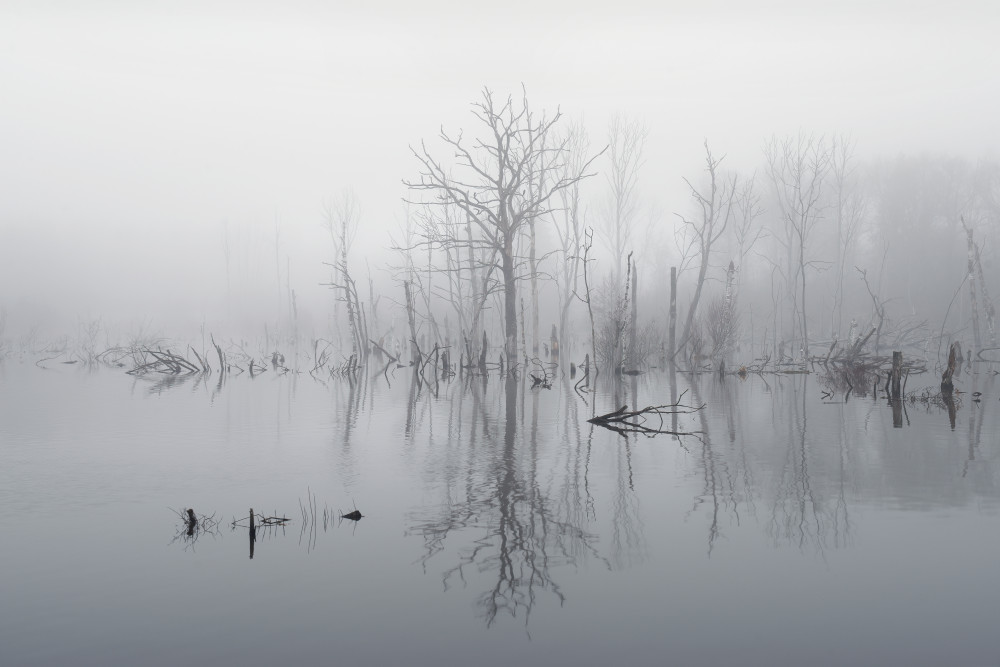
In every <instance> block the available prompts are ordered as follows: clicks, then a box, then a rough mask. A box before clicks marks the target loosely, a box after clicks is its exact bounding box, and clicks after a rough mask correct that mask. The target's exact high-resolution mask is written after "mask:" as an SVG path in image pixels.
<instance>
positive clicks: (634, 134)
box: [599, 114, 649, 285]
mask: <svg viewBox="0 0 1000 667" xmlns="http://www.w3.org/2000/svg"><path fill="white" fill-rule="evenodd" d="M648 134H649V131H648V130H647V129H646V126H645V125H644V124H642V123H641V122H639V121H638V120H635V119H630V118H628V117H626V116H624V115H621V114H616V115H615V116H614V117H612V119H611V124H610V125H609V126H608V148H607V154H608V162H609V163H610V164H609V165H608V173H607V179H608V188H609V191H608V199H607V204H606V208H605V211H604V216H603V220H602V226H601V227H600V228H599V233H600V234H601V236H602V237H603V238H604V240H605V242H606V243H607V246H608V248H610V249H611V252H612V254H613V257H612V260H613V262H614V284H615V285H621V284H622V280H623V279H626V277H625V276H623V274H622V264H623V262H624V261H625V256H626V255H627V254H628V251H629V244H630V243H631V240H632V230H633V227H634V225H635V216H636V212H637V210H638V207H639V196H638V190H639V170H640V169H641V168H642V165H643V157H642V153H643V150H644V149H645V146H646V137H647V136H648Z"/></svg>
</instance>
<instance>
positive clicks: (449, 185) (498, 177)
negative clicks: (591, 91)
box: [404, 88, 596, 362]
mask: <svg viewBox="0 0 1000 667" xmlns="http://www.w3.org/2000/svg"><path fill="white" fill-rule="evenodd" d="M472 114H473V116H474V117H475V118H476V120H477V121H479V123H480V129H481V130H482V135H481V136H480V137H479V138H476V139H473V140H472V141H471V142H470V141H466V139H465V135H464V134H463V133H461V132H460V133H459V134H458V135H457V136H456V135H452V134H449V133H448V132H446V131H445V130H444V129H443V128H442V129H441V130H440V132H439V135H438V136H439V139H440V140H441V142H442V143H443V144H444V145H445V146H446V147H447V150H448V151H449V152H451V153H452V155H453V156H454V158H455V164H454V168H455V170H456V172H457V173H456V175H452V173H451V170H450V169H449V168H448V167H446V166H445V164H443V163H442V162H441V161H439V160H438V159H436V158H434V157H433V155H432V154H431V151H430V149H428V147H427V146H426V144H425V143H424V142H421V144H420V148H419V149H416V148H411V150H412V152H413V155H414V156H415V157H416V158H417V160H418V161H419V162H420V165H421V171H420V177H419V179H418V180H415V181H404V184H405V185H406V186H407V187H409V188H410V189H411V190H415V191H421V192H425V193H427V195H428V196H427V201H426V202H425V203H426V204H427V205H429V206H447V205H455V206H457V207H458V208H459V209H460V210H461V211H463V212H464V213H465V215H466V216H468V220H469V223H470V224H471V225H474V226H475V227H476V228H477V230H478V232H479V234H480V235H481V240H480V241H479V242H478V244H479V245H480V246H485V247H486V248H488V249H489V250H491V251H494V252H495V255H496V260H495V261H496V262H497V263H498V264H499V269H500V277H501V280H502V282H503V290H504V311H503V313H504V351H505V353H506V356H507V358H508V360H510V361H511V362H513V361H514V360H515V359H516V358H517V310H518V302H517V280H518V273H517V264H518V260H519V257H518V256H517V255H516V253H515V244H516V242H517V240H518V236H519V234H521V232H522V231H523V229H524V228H525V226H526V225H527V224H528V223H529V221H530V220H532V219H537V218H539V217H542V216H544V215H547V214H548V213H549V212H550V211H551V210H552V205H553V198H554V197H555V196H556V195H557V194H558V193H559V191H560V190H563V189H565V188H568V187H570V186H572V185H573V184H574V183H575V182H577V181H579V180H580V179H582V178H585V177H586V176H589V175H590V174H586V173H585V170H586V169H587V168H589V166H590V164H591V163H592V162H593V160H594V159H595V158H596V156H595V157H594V158H590V159H589V160H586V161H585V162H584V164H583V168H582V169H581V171H580V172H579V173H576V174H572V175H565V174H564V173H563V170H562V166H563V164H564V162H565V160H566V152H567V141H566V140H565V139H563V140H560V141H557V140H556V139H555V136H554V135H555V131H554V127H555V126H556V124H557V123H558V121H559V119H560V118H561V117H562V115H561V113H560V112H559V111H558V110H557V111H556V113H555V115H553V116H551V117H550V116H548V115H546V114H545V113H544V112H543V113H541V114H540V115H536V114H535V113H534V112H532V111H531V109H530V107H529V105H528V99H527V93H524V92H523V91H522V98H521V100H520V102H519V103H515V102H514V99H513V97H508V98H507V100H506V101H505V102H502V103H501V102H498V101H497V100H495V99H494V96H493V93H492V91H490V90H489V89H488V88H487V89H484V90H483V95H482V100H481V101H479V102H475V103H473V105H472ZM543 172H547V173H551V174H559V176H558V178H553V179H551V180H549V181H547V182H545V183H544V185H542V186H541V187H538V188H529V187H528V185H529V182H530V180H531V179H532V178H537V177H538V175H539V174H541V173H543ZM426 242H431V243H434V242H435V241H434V240H431V239H427V240H426ZM449 243H452V244H456V243H457V240H452V241H449Z"/></svg>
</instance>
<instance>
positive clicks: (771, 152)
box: [764, 133, 830, 358]
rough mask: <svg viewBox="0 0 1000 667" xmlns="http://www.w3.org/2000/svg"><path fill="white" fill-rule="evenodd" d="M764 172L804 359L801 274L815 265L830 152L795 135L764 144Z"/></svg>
mask: <svg viewBox="0 0 1000 667" xmlns="http://www.w3.org/2000/svg"><path fill="white" fill-rule="evenodd" d="M764 156H765V158H766V159H767V165H768V172H769V174H770V177H771V183H772V185H773V186H774V194H775V200H776V201H777V203H778V209H779V211H780V213H781V222H782V224H783V227H784V229H783V232H784V233H783V235H782V236H781V237H780V240H781V242H782V243H783V245H784V246H785V250H786V252H787V254H788V273H787V275H788V277H789V290H788V298H789V302H790V305H791V311H792V321H793V322H796V321H797V323H798V328H799V334H800V336H801V340H802V352H803V353H804V355H805V356H806V357H807V358H808V356H809V329H808V321H807V318H806V303H807V299H806V269H807V268H811V267H812V266H813V265H814V262H813V260H812V259H811V258H810V257H809V255H808V253H809V251H810V250H811V248H810V246H809V244H810V241H811V240H812V235H813V232H814V231H815V228H816V225H817V223H818V222H819V220H820V218H821V215H822V212H823V211H822V195H823V181H824V180H825V178H826V175H827V172H828V170H829V168H830V150H829V148H828V146H827V143H826V140H825V139H824V138H823V137H815V136H812V135H805V134H801V133H800V134H799V135H798V136H797V137H788V138H786V139H782V140H778V139H777V138H776V137H772V138H771V139H770V140H769V141H768V142H767V143H765V144H764Z"/></svg>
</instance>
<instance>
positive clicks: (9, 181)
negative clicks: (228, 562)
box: [0, 0, 1000, 336]
mask: <svg viewBox="0 0 1000 667" xmlns="http://www.w3.org/2000/svg"><path fill="white" fill-rule="evenodd" d="M871 4H872V3H868V2H835V3H834V2H828V3H801V2H783V1H782V2H755V3H744V2H724V1H721V0H720V1H716V2H699V3H681V2H673V1H670V2H665V3H663V2H660V3H652V2H650V3H642V2H624V3H614V4H613V5H610V6H608V7H607V8H604V9H600V10H599V9H594V8H589V7H586V6H583V5H580V4H579V3H570V2H555V3H552V2H546V3H526V2H514V3H503V4H502V5H497V6H494V7H492V8H479V7H478V6H477V5H476V3H457V2H456V3H452V2H441V1H439V2H434V1H432V2H424V3H383V4H380V5H378V6H362V5H361V4H359V3H352V4H351V5H347V4H346V3H344V4H342V3H320V2H316V3H307V2H298V3H282V5H281V6H280V7H279V6H277V5H275V4H273V3H263V2H260V3H248V2H240V3H235V2H233V3H214V4H213V5H212V7H211V9H206V8H204V7H203V3H196V2H170V3H142V4H141V5H131V4H129V5H126V4H124V3H117V2H105V3H99V2H88V3H85V4H83V5H81V4H79V3H69V2H66V3H57V2H11V1H8V2H5V3H4V4H3V6H2V8H0V91H3V92H2V97H3V103H2V104H0V154H2V158H0V179H2V182H3V196H2V197H0V308H2V309H3V311H4V312H5V314H6V326H7V334H6V335H8V336H11V335H18V334H19V333H22V332H26V331H31V330H44V331H48V332H55V333H58V332H62V333H66V334H72V333H74V332H75V330H76V328H77V327H78V326H79V324H80V323H81V322H87V321H93V320H95V319H101V321H102V322H103V323H104V326H107V327H109V328H115V329H117V330H119V331H124V330H129V329H130V328H132V329H134V328H136V327H152V328H154V329H157V330H161V331H162V332H163V333H164V334H166V335H186V334H190V332H191V331H193V330H195V328H197V327H198V326H201V325H204V326H206V327H208V328H209V329H212V330H226V331H228V332H230V333H232V332H234V331H237V330H240V329H243V330H252V331H259V330H261V329H263V327H264V326H266V325H268V324H271V325H272V326H275V325H277V324H280V321H281V318H282V317H285V316H286V313H287V312H288V299H289V297H288V294H289V293H290V292H292V291H294V293H295V295H296V301H297V306H298V312H299V316H300V317H301V318H302V326H303V328H304V329H305V331H306V332H307V333H308V334H309V335H314V336H316V335H321V334H323V333H324V331H325V330H326V329H328V328H329V326H330V318H331V313H332V312H333V302H334V294H333V292H331V290H330V289H329V288H327V287H324V286H323V283H326V282H329V281H330V279H331V270H330V268H329V267H327V266H325V265H324V264H323V262H332V261H334V259H335V258H334V254H333V253H334V246H333V243H332V242H331V239H330V235H329V233H328V232H327V230H326V229H324V227H323V223H324V210H325V206H328V205H329V204H330V203H331V202H335V201H337V199H338V198H339V197H341V196H342V193H343V192H344V191H345V189H349V190H351V191H353V192H354V193H355V195H356V197H357V200H358V202H359V204H360V210H361V216H360V231H359V235H358V239H357V241H356V243H355V244H354V246H353V247H352V248H351V256H350V262H351V266H352V271H353V272H354V275H355V277H356V279H357V280H359V281H360V282H364V283H367V280H368V274H369V272H370V275H371V277H372V279H373V281H375V282H376V284H377V285H378V286H379V290H380V291H382V292H383V293H385V294H386V295H387V297H388V298H390V299H395V300H396V301H402V299H403V295H402V290H401V288H400V286H399V283H398V282H395V281H394V278H395V277H396V275H395V273H394V272H393V270H392V269H391V266H393V265H394V263H395V264H396V265H398V263H399V259H398V257H397V258H395V259H394V258H393V257H392V255H391V253H390V252H389V248H391V246H392V245H393V243H394V241H393V240H392V239H393V235H395V236H394V238H395V239H396V240H397V241H398V240H399V239H400V234H401V232H400V229H401V226H402V225H403V224H404V219H405V217H406V213H405V209H404V205H403V198H411V199H412V198H413V193H412V192H408V190H407V188H406V187H405V186H404V185H403V181H404V180H413V179H416V178H417V174H418V172H419V164H418V162H417V160H416V159H415V157H414V155H413V153H412V152H411V146H412V147H414V148H419V146H420V142H421V141H427V144H428V148H429V150H431V151H432V152H434V151H436V152H438V153H439V154H440V153H442V152H443V150H444V149H443V147H442V146H441V145H440V144H439V143H436V136H437V133H438V131H439V128H441V127H444V128H446V129H447V130H449V131H451V132H454V133H458V132H459V131H460V130H462V129H469V130H470V131H471V128H474V123H475V119H474V118H473V117H472V115H471V114H470V104H471V103H474V102H476V101H478V100H480V99H481V95H482V91H483V89H484V87H486V88H489V89H490V90H492V91H494V93H495V94H496V95H497V96H498V97H502V98H506V96H507V95H510V94H513V95H514V97H515V98H518V99H519V98H520V96H521V92H522V86H523V90H525V91H526V92H527V96H528V98H529V99H530V100H531V104H532V107H533V108H534V109H538V110H541V109H545V110H547V111H548V112H549V113H550V114H551V113H554V112H555V110H556V109H557V108H558V109H559V110H560V111H561V112H562V113H563V114H565V119H566V120H567V121H576V122H580V123H582V124H583V126H584V127H585V128H586V130H587V132H588V134H589V137H590V145H591V148H592V151H593V152H595V153H596V152H598V151H599V150H600V149H601V148H602V147H603V146H604V145H605V143H606V142H607V140H606V137H607V128H608V124H609V122H610V120H611V119H612V118H613V117H614V115H615V114H624V115H625V116H626V117H628V118H630V119H634V120H636V121H638V122H639V123H642V124H644V126H645V128H646V130H647V132H648V134H647V138H646V143H645V147H644V150H643V161H642V165H641V169H640V171H639V176H638V186H637V207H638V211H639V212H638V214H637V217H636V219H637V223H636V224H637V227H636V229H637V230H638V231H637V232H636V234H635V239H634V246H635V248H634V249H635V250H636V251H637V257H638V260H639V261H640V265H641V267H642V270H643V272H644V273H643V275H644V277H645V279H647V280H651V281H652V282H653V284H657V283H659V284H661V285H662V281H663V280H664V278H663V276H664V273H663V271H664V270H666V269H665V267H668V266H669V265H671V264H676V263H677V262H678V258H677V256H676V244H675V243H674V242H673V240H672V238H673V234H674V230H675V229H676V227H677V226H678V225H680V224H682V223H681V222H680V220H679V218H678V217H677V216H676V215H675V213H676V214H681V215H685V216H687V215H691V214H692V201H691V197H690V194H689V192H688V190H687V186H685V184H684V181H683V178H685V177H686V178H689V179H690V180H691V181H692V183H693V184H695V185H700V184H701V183H702V180H701V179H702V178H703V172H704V148H703V142H704V141H706V140H707V141H708V142H710V144H711V146H712V149H713V151H714V153H715V154H716V156H722V155H725V162H724V164H723V166H724V168H725V169H727V170H735V171H737V172H739V173H741V174H744V175H750V174H753V173H754V172H755V171H756V172H758V178H759V179H761V180H759V185H760V187H761V193H762V197H763V208H764V209H765V214H764V216H765V218H767V216H771V217H772V218H773V216H774V214H775V210H776V209H775V207H774V206H773V204H772V203H771V202H770V201H769V197H770V196H771V195H769V194H768V189H767V185H766V181H765V180H763V171H764V157H763V151H762V147H763V146H764V143H765V141H766V140H768V139H769V138H771V137H778V138H781V137H788V136H793V135H798V134H799V133H807V134H813V133H815V135H816V136H825V137H832V136H849V137H851V139H852V140H853V142H854V146H855V151H854V156H855V158H856V160H857V163H858V165H859V169H860V171H859V173H864V174H866V176H865V177H864V180H865V182H872V183H875V182H881V183H885V182H888V181H889V180H891V179H890V178H889V177H876V176H869V175H870V174H873V173H875V172H878V169H879V167H878V165H883V167H882V171H881V172H879V173H882V174H883V175H884V174H896V176H897V177H898V178H897V181H898V182H899V183H900V185H899V188H900V189H905V188H911V189H912V191H913V192H914V193H919V192H926V187H925V186H926V185H927V184H928V183H929V182H936V181H935V179H934V178H933V177H928V178H927V180H925V181H921V180H920V179H919V178H917V177H913V178H908V177H907V178H904V177H903V176H900V175H899V174H901V173H903V172H905V171H906V170H905V169H903V167H904V166H906V165H910V167H912V168H911V169H910V171H911V172H914V173H915V172H921V170H922V169H923V171H927V170H928V169H929V170H930V171H931V172H934V169H936V167H935V166H934V165H938V164H956V161H958V163H960V164H962V165H966V166H967V167H968V170H974V169H975V168H976V165H982V164H990V163H991V161H992V160H996V159H997V152H998V148H1000V146H998V143H1000V139H998V136H1000V135H998V134H997V132H996V119H997V118H998V113H1000V84H998V82H997V76H996V73H997V71H998V65H1000V57H998V55H997V51H996V48H995V36H996V34H997V29H998V28H1000V8H997V6H996V5H995V3H992V2H964V3H961V4H960V5H958V6H947V7H946V6H945V5H944V4H943V3H940V2H911V1H907V2H879V3H875V4H876V5H877V6H874V7H872V6H869V5H871ZM921 164H923V165H925V166H926V165H930V166H928V167H927V169H924V168H923V167H919V165H921ZM595 165H596V171H597V172H599V173H598V174H597V175H596V176H595V177H593V178H590V179H588V180H587V181H586V183H585V186H584V202H585V203H584V206H585V208H586V210H587V212H588V213H587V215H588V218H587V224H588V225H593V226H597V224H598V218H599V215H600V213H599V211H600V210H601V209H600V202H601V199H602V197H604V189H606V186H607V180H606V178H605V172H606V168H607V167H606V162H605V161H600V160H599V161H598V162H596V163H595ZM893 165H895V167H894V166H893ZM914 165H916V166H914ZM962 169H965V167H961V168H958V167H956V170H957V171H956V173H958V172H960V171H962ZM934 173H937V172H934ZM962 173H965V172H962ZM970 173H971V171H970ZM970 178H971V177H970ZM991 183H992V182H991ZM963 187H964V186H963ZM992 187H994V186H993V185H989V186H988V188H987V189H989V188H992ZM959 189H960V190H961V188H959ZM991 191H992V190H991ZM948 196H950V195H948V194H947V193H945V194H942V198H945V199H946V198H947V197H948ZM883 199H884V198H883ZM915 200H916V198H915ZM880 201H881V200H880ZM914 206H916V204H914ZM927 206H931V204H930V203H928V204H927ZM961 212H968V210H967V208H965V207H964V204H962V203H961V202H958V203H956V204H955V206H954V207H953V209H952V210H951V211H950V212H944V213H940V216H943V218H949V217H950V219H949V220H947V223H948V224H950V225H951V226H952V227H955V226H956V225H958V220H957V219H956V218H957V217H958V216H957V214H958V213H961ZM953 213H954V214H955V215H952V214H953ZM996 214H997V211H996V210H992V211H991V210H990V209H989V206H988V205H984V206H981V207H980V208H978V209H977V216H978V217H977V218H976V219H975V220H974V223H975V224H976V225H978V227H977V234H978V235H979V236H977V238H984V239H986V245H985V246H984V248H983V253H984V256H983V259H984V262H986V263H987V270H988V272H989V271H992V270H993V269H992V268H991V267H992V266H993V264H991V263H990V262H991V261H992V257H993V252H994V246H993V245H992V241H993V240H996V238H997V234H996V229H997V220H998V218H997V215H996ZM872 215H873V216H874V215H875V214H874V213H873V214H872ZM900 215H901V219H903V220H908V219H910V218H912V217H919V216H920V212H919V211H917V212H913V211H911V212H909V213H906V214H905V215H904V214H900ZM934 215H939V213H935V214H934ZM907 216H909V218H908V217H907ZM884 217H885V216H883V218H884ZM943 218H942V219H943ZM765 224H767V223H766V221H765ZM884 227H885V225H882V226H880V227H879V229H883V228H884ZM957 229H958V233H957V234H956V235H954V246H952V247H949V248H948V255H947V257H948V259H949V261H950V260H952V259H953V260H954V261H955V263H954V265H951V264H949V265H947V266H946V267H945V266H938V267H928V266H927V265H926V264H925V265H905V266H904V265H902V264H901V262H902V261H903V260H901V259H900V257H899V256H897V255H893V257H894V260H893V262H890V267H889V268H888V269H887V270H888V272H889V273H890V274H891V276H890V277H889V278H887V282H886V283H885V284H886V292H885V293H884V294H882V296H883V298H886V299H891V298H901V297H903V296H904V292H905V291H907V289H909V288H910V287H912V285H910V283H909V282H908V280H909V278H905V277H903V276H911V275H915V274H921V273H922V274H926V273H927V272H928V270H932V271H937V270H941V271H943V273H942V274H941V275H942V284H941V286H940V292H935V293H934V294H933V295H932V296H931V295H928V298H929V300H931V301H933V303H931V304H924V303H920V304H918V303H917V302H916V300H914V299H913V298H912V297H911V298H910V300H909V301H908V302H907V303H906V304H905V308H906V309H908V310H910V311H912V313H913V314H916V313H917V311H918V310H921V309H924V311H927V312H926V314H927V315H928V316H932V317H936V318H940V317H941V314H942V312H943V310H944V307H945V306H947V299H948V298H949V296H950V295H951V294H952V293H953V292H954V290H955V289H957V288H958V285H959V280H961V277H962V275H963V270H964V266H963V265H962V262H964V243H965V241H964V235H962V233H961V228H960V227H958V228H957ZM897 234H898V235H897V236H896V237H894V238H888V237H887V236H886V235H885V234H883V235H882V236H878V237H876V236H875V235H873V234H869V235H867V236H864V237H863V238H861V239H859V242H858V246H857V248H856V249H855V251H854V252H855V254H854V255H852V258H851V259H852V260H855V261H857V263H858V264H860V265H862V267H861V268H868V269H870V270H871V272H872V275H873V276H874V273H875V272H877V271H878V270H879V263H878V258H879V257H881V256H882V253H883V252H884V250H883V248H884V247H888V248H890V249H896V248H899V249H904V248H905V250H906V256H905V257H904V258H903V259H906V258H912V259H913V261H914V262H916V261H918V260H919V261H922V262H927V261H928V260H929V259H930V258H933V257H934V253H935V251H936V250H939V249H940V248H941V246H940V244H941V239H942V238H951V237H950V236H949V237H945V236H942V237H941V238H935V239H931V240H930V241H931V242H932V243H935V244H936V245H934V246H929V247H928V246H923V245H920V239H915V238H912V237H908V235H909V234H910V232H909V230H908V229H907V228H906V227H905V225H904V226H903V227H902V228H899V229H897ZM542 238H543V241H544V239H546V238H548V239H549V240H551V237H546V236H544V233H543V237H542ZM886 244H887V246H886ZM227 245H228V248H229V252H230V257H229V261H228V265H227V260H226V255H225V248H226V247H227ZM764 248H765V246H761V247H760V249H761V251H762V252H765V253H768V252H771V251H770V250H764ZM596 252H597V258H598V263H597V264H596V265H595V270H596V271H597V272H598V274H599V275H603V274H605V273H606V272H607V271H608V270H609V264H608V263H607V261H606V259H607V255H606V254H602V253H605V249H603V248H600V247H599V248H597V249H596ZM817 259H823V258H819V257H817ZM602 260H605V261H603V263H602ZM728 261H729V256H728V255H726V254H725V253H721V254H718V255H717V256H716V255H713V257H712V264H713V267H715V268H714V269H713V271H714V273H712V274H711V275H710V277H712V278H714V279H715V280H716V281H718V280H719V279H720V278H721V275H722V274H721V273H720V271H721V270H722V267H724V266H725V265H726V264H727V263H728ZM852 263H853V262H852ZM847 270H848V272H850V273H852V274H853V273H854V272H853V267H852V266H848V267H847ZM990 275H991V276H994V277H995V273H991V274H990ZM689 276H691V274H690V273H689V274H686V276H685V277H686V278H688V277H689ZM892 276H895V279H894V280H893V279H890V278H891V277H892ZM743 279H744V280H748V281H756V282H755V283H754V285H755V286H754V287H753V288H750V289H748V291H747V293H748V294H749V295H752V296H753V298H754V299H756V300H758V303H759V304H760V305H759V310H760V311H761V312H763V311H764V310H765V309H767V308H771V307H772V306H771V305H770V301H769V299H768V297H767V293H768V291H769V290H770V288H771V285H770V283H769V282H768V283H767V284H765V283H764V281H765V280H770V278H768V274H767V270H766V269H764V268H758V269H757V270H756V272H754V271H751V270H748V271H747V272H746V273H745V275H744V278H743ZM817 280H828V276H827V278H817ZM848 280H849V281H850V285H849V286H848V289H849V290H853V294H854V296H853V297H850V298H853V299H854V306H853V308H854V311H855V312H857V313H862V312H864V313H867V310H870V300H869V299H868V296H867V295H866V294H865V293H864V287H863V285H861V283H860V282H858V279H857V275H851V276H849V277H848ZM993 282H994V284H995V279H994V280H993ZM688 285H690V283H688ZM688 289H689V288H688ZM921 289H923V288H921ZM823 290H827V292H828V291H829V290H828V289H827V287H823V288H821V289H820V290H819V291H818V292H816V294H817V297H816V298H823V299H828V298H829V294H828V293H827V292H824V291H823ZM911 291H912V290H911ZM918 291H919V290H918ZM686 294H687V293H685V295H686ZM685 295H682V299H681V301H682V303H686V300H685ZM543 298H549V297H544V296H543ZM688 298H689V297H688ZM925 306H927V307H928V308H929V307H930V306H933V309H932V311H933V312H930V311H928V308H925ZM901 307H902V306H901ZM823 309H827V310H828V308H826V306H824V307H823ZM865 309H867V310H865ZM682 310H683V307H682ZM654 315H655V316H659V315H661V313H660V312H653V313H651V315H650V316H651V317H652V316H654ZM849 315H851V313H848V316H849ZM383 317H386V313H383ZM761 317H765V315H763V314H762V315H761ZM817 325H818V326H823V327H824V328H825V329H826V333H829V329H830V327H831V325H830V323H829V322H817ZM543 327H547V325H546V324H545V323H543Z"/></svg>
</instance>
